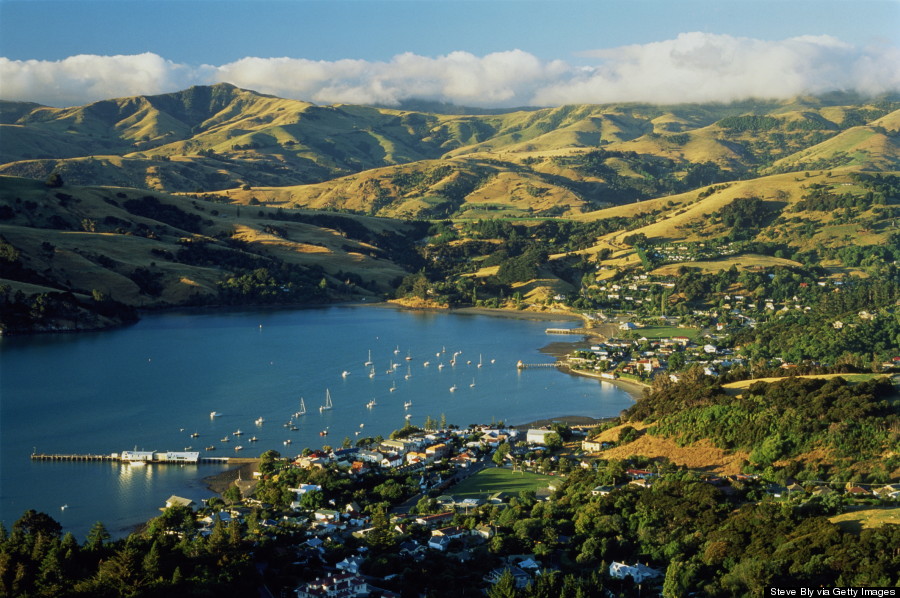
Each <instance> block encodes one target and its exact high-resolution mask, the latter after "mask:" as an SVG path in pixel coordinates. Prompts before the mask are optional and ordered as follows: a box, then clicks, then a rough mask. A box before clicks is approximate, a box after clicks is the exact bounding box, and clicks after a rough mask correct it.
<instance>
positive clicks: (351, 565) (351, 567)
mask: <svg viewBox="0 0 900 598" xmlns="http://www.w3.org/2000/svg"><path fill="white" fill-rule="evenodd" d="M365 560H366V559H364V558H363V557H361V556H359V555H358V554H357V555H352V556H348V557H347V558H345V559H344V560H343V561H341V562H340V563H338V564H337V565H335V567H336V568H338V569H340V570H341V571H343V572H345V573H352V574H354V575H356V574H357V573H359V568H360V567H361V566H362V564H363V561H365Z"/></svg>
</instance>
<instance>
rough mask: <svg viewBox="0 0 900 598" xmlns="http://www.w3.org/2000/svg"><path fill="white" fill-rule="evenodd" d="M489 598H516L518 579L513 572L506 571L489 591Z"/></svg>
mask: <svg viewBox="0 0 900 598" xmlns="http://www.w3.org/2000/svg"><path fill="white" fill-rule="evenodd" d="M487 595H488V598H516V595H517V592H516V578H515V577H513V574H512V571H510V570H509V569H505V570H504V571H503V573H502V574H501V575H500V579H498V580H497V583H495V584H494V585H493V586H491V587H490V588H489V589H488V592H487Z"/></svg>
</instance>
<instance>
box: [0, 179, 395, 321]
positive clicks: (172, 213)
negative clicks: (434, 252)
mask: <svg viewBox="0 0 900 598" xmlns="http://www.w3.org/2000/svg"><path fill="white" fill-rule="evenodd" d="M0 206H5V207H6V209H5V210H4V216H5V217H4V219H3V220H2V221H0V237H2V239H3V240H4V242H5V243H7V244H9V245H11V246H12V247H14V248H15V250H17V251H18V252H19V260H18V263H17V264H16V265H15V266H16V267H15V268H12V269H11V268H6V269H5V274H6V276H4V277H3V280H2V284H4V285H7V286H8V287H9V288H10V289H11V290H12V291H13V292H14V291H16V290H23V292H25V291H34V290H36V289H37V288H50V289H56V290H62V291H71V292H74V293H80V294H82V295H90V294H91V292H92V291H93V290H98V291H100V292H102V293H103V294H104V295H106V296H109V297H112V298H115V299H116V300H118V301H121V302H123V303H126V304H128V305H135V306H141V307H156V306H164V305H178V304H185V303H190V302H201V303H202V302H205V301H219V300H220V299H217V297H218V296H219V294H220V292H221V284H222V282H223V281H225V280H227V279H228V278H229V277H232V276H235V275H238V274H241V273H246V272H248V271H253V270H255V269H258V268H266V269H268V270H270V271H272V272H279V273H282V274H283V276H284V279H283V283H282V284H283V285H288V283H289V282H290V281H293V283H294V284H296V285H298V294H297V300H298V301H299V302H302V293H300V292H299V286H302V284H306V283H308V284H309V285H311V286H315V284H318V283H319V282H321V280H322V279H323V278H324V279H325V280H326V281H327V283H326V287H328V288H329V289H330V291H329V292H330V293H331V295H334V294H338V295H341V296H346V297H352V296H370V297H371V296H379V295H380V294H381V293H383V292H386V291H388V290H389V289H391V288H393V284H394V281H395V280H396V279H397V278H398V277H402V276H404V275H405V274H406V271H405V270H404V269H403V268H402V266H399V265H397V263H395V261H393V260H392V259H391V256H390V255H389V253H388V252H387V251H386V250H385V249H383V248H381V247H379V243H380V240H381V239H385V238H396V239H403V238H405V236H406V234H407V232H408V231H409V227H408V225H405V224H403V223H401V222H398V221H386V220H378V219H372V218H366V217H361V216H337V215H332V214H320V213H316V212H310V211H302V212H299V211H298V212H297V213H296V214H295V215H294V216H293V217H292V218H291V219H284V218H283V217H282V218H280V217H279V216H280V215H279V214H278V212H277V211H276V210H274V209H270V208H264V207H255V208H253V209H250V208H242V207H240V206H236V205H223V204H215V203H210V202H206V201H202V200H197V199H193V198H184V197H175V196H171V195H167V194H163V193H154V192H147V191H143V190H137V189H129V188H116V187H76V186H62V187H59V188H49V187H47V186H46V185H44V184H43V183H40V182H37V181H33V180H28V179H17V178H11V177H0ZM348 277H350V278H352V279H353V280H354V281H357V282H351V284H347V280H348ZM321 299H322V300H325V296H324V295H323V296H322V297H321Z"/></svg>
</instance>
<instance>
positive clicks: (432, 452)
mask: <svg viewBox="0 0 900 598" xmlns="http://www.w3.org/2000/svg"><path fill="white" fill-rule="evenodd" d="M449 453H450V447H449V446H447V445H446V444H444V443H440V444H433V445H431V446H427V447H425V455H426V456H427V458H428V459H430V460H432V461H440V460H441V459H443V458H444V457H446V456H447V455H448V454H449Z"/></svg>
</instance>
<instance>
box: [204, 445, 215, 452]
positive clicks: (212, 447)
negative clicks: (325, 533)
mask: <svg viewBox="0 0 900 598" xmlns="http://www.w3.org/2000/svg"><path fill="white" fill-rule="evenodd" d="M206 450H208V451H214V450H216V445H214V444H211V445H209V446H208V447H206Z"/></svg>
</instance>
